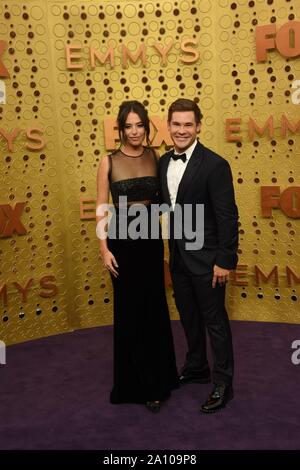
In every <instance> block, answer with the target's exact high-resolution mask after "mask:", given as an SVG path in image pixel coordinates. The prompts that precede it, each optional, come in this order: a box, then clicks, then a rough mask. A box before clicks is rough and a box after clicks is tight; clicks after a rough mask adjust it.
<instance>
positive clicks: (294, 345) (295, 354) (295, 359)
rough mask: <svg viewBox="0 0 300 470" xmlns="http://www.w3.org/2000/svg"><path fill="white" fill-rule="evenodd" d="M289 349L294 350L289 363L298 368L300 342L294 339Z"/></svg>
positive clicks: (299, 362)
mask: <svg viewBox="0 0 300 470" xmlns="http://www.w3.org/2000/svg"><path fill="white" fill-rule="evenodd" d="M291 348H292V349H295V351H294V352H293V354H292V355H291V361H292V363H293V364H294V365H295V366H298V365H299V364H300V340H299V339H295V341H293V342H292V346H291Z"/></svg>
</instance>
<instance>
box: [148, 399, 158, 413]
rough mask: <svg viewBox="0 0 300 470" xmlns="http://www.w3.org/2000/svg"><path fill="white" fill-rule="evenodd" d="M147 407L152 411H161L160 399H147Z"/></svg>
mask: <svg viewBox="0 0 300 470" xmlns="http://www.w3.org/2000/svg"><path fill="white" fill-rule="evenodd" d="M146 408H147V410H149V411H152V413H158V412H159V411H160V402H159V401H147V403H146Z"/></svg>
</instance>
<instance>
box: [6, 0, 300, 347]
mask: <svg viewBox="0 0 300 470" xmlns="http://www.w3.org/2000/svg"><path fill="white" fill-rule="evenodd" d="M180 97H187V98H190V99H194V100H196V101H197V102H198V103H199V105H200V107H201V110H202V112H203V114H204V118H203V125H202V131H201V135H200V139H201V141H202V142H203V143H204V144H205V145H206V146H208V147H210V148H212V149H213V150H214V151H215V152H217V153H219V154H220V155H222V156H224V157H225V158H226V159H227V160H228V161H229V162H230V165H231V168H232V171H233V176H234V184H235V190H236V198H237V203H238V207H239V212H240V248H239V265H238V268H237V270H236V271H235V272H234V273H233V275H232V278H231V281H230V284H229V285H228V292H227V303H228V309H229V313H230V317H231V318H232V319H238V320H253V321H270V322H290V323H299V322H300V308H299V297H300V289H299V283H300V242H299V228H300V227H299V218H300V137H299V133H300V4H299V1H298V0H276V1H275V0H255V1H254V0H253V1H249V0H236V1H232V0H197V1H196V0H178V1H175V2H171V1H155V2H154V1H149V0H140V1H133V0H132V1H121V0H118V1H90V0H89V1H84V0H80V1H68V0H66V1H59V0H38V1H37V0H36V1H30V0H29V1H25V0H23V1H18V0H9V1H8V0H7V1H3V0H1V2H0V153H1V158H0V168H1V172H0V181H1V192H0V338H1V340H4V341H6V342H7V343H14V342H19V341H25V340H29V339H34V338H38V337H42V336H47V335H51V334H57V333H61V332H67V331H71V330H74V329H77V328H86V327H92V326H97V325H107V324H111V322H112V286H111V281H110V278H109V276H108V274H107V272H106V271H105V270H104V269H103V267H102V263H101V262H100V260H99V255H98V242H97V238H96V234H95V196H96V173H97V168H98V165H99V162H100V160H101V158H102V156H103V155H105V154H106V153H108V152H109V151H111V150H113V149H114V148H116V147H118V145H119V142H118V132H117V129H116V125H115V117H116V115H117V112H118V107H119V104H120V103H121V102H122V101H123V100H129V99H137V100H140V101H142V102H143V103H144V104H145V105H146V107H147V108H148V111H149V114H150V117H151V126H152V127H151V139H152V144H153V146H154V147H155V148H157V149H158V151H159V152H160V153H161V154H162V153H163V152H164V151H165V149H166V148H167V149H168V148H169V146H170V145H171V141H170V138H169V136H168V132H167V127H166V115H167V109H168V106H169V104H170V103H171V102H172V101H174V100H175V99H177V98H180ZM165 257H166V281H167V286H168V287H167V291H168V301H169V306H170V311H171V316H172V318H178V316H177V312H176V309H175V305H174V300H173V296H172V286H171V284H170V278H169V275H168V266H167V249H166V253H165ZM145 269H147V267H146V266H145ZM140 275H143V274H142V273H137V276H140ZM132 283H133V285H134V279H132ZM149 287H150V286H149Z"/></svg>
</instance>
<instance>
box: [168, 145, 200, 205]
mask: <svg viewBox="0 0 300 470" xmlns="http://www.w3.org/2000/svg"><path fill="white" fill-rule="evenodd" d="M196 145H197V139H196V140H195V141H194V143H193V144H192V145H191V146H190V147H189V148H188V149H187V150H186V151H185V152H181V153H185V154H186V161H185V162H183V161H182V160H180V158H179V159H178V160H173V158H170V162H169V166H168V171H167V182H168V189H169V194H170V199H171V205H172V209H173V210H174V207H175V201H176V197H177V192H178V186H179V183H180V181H181V179H182V177H183V173H184V172H185V169H186V166H187V164H188V161H189V159H190V158H191V155H192V153H193V151H194V149H195V147H196ZM174 153H175V154H176V153H177V152H174Z"/></svg>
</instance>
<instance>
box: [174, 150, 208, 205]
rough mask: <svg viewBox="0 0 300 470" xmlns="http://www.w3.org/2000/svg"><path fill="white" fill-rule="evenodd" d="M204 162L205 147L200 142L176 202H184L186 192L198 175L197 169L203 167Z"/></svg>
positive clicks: (183, 177)
mask: <svg viewBox="0 0 300 470" xmlns="http://www.w3.org/2000/svg"><path fill="white" fill-rule="evenodd" d="M202 161H203V146H202V145H201V144H200V142H198V143H197V145H196V147H195V149H194V151H193V153H192V155H191V157H190V159H189V161H188V164H187V167H186V169H185V172H184V173H183V176H182V178H181V181H180V183H179V186H178V191H177V197H176V202H178V203H180V201H181V200H182V198H183V196H184V193H185V191H186V190H187V188H188V187H189V186H190V185H191V183H192V180H193V178H194V177H195V175H196V174H197V169H198V168H199V166H200V165H201V163H202Z"/></svg>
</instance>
